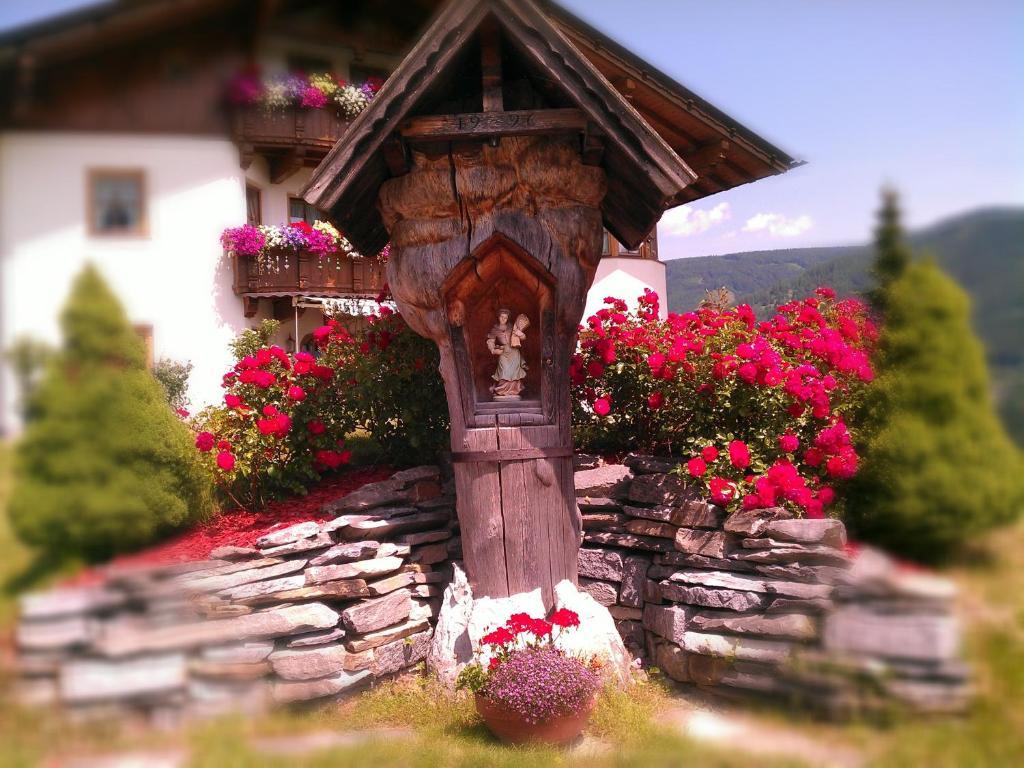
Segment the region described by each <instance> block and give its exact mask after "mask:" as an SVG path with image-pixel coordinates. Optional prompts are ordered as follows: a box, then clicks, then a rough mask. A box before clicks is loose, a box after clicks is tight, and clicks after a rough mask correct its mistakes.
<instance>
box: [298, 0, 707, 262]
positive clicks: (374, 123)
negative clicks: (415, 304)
mask: <svg viewBox="0 0 1024 768" xmlns="http://www.w3.org/2000/svg"><path fill="white" fill-rule="evenodd" d="M485 22H486V23H496V24H497V26H498V27H499V28H500V30H501V34H502V36H504V37H506V38H507V42H506V43H505V45H504V47H503V58H504V59H505V61H504V62H503V64H502V67H503V68H515V69H518V70H520V71H529V72H531V77H530V79H531V81H534V82H536V83H537V84H538V87H540V88H542V89H543V90H545V91H546V92H547V93H546V98H547V100H554V99H558V100H560V101H561V102H562V103H559V104H557V106H560V107H575V108H578V109H579V110H581V111H582V112H583V113H584V115H585V116H586V118H587V119H588V120H589V121H590V122H591V124H592V125H594V126H596V128H597V129H598V130H599V131H600V133H601V134H602V136H603V138H604V144H605V146H604V157H603V160H602V163H601V164H602V165H603V167H604V169H605V174H606V177H607V180H608V191H607V194H606V195H605V197H604V201H603V203H602V213H603V215H604V223H605V226H606V227H607V228H608V229H609V230H610V231H611V232H612V234H614V235H615V236H616V237H617V238H618V239H619V240H621V241H622V242H624V243H626V244H627V245H629V246H631V247H635V246H636V245H638V244H639V243H640V241H642V240H643V238H644V237H645V236H646V235H647V233H648V232H650V230H651V229H652V228H653V227H654V225H655V224H656V223H657V221H658V219H659V218H661V214H662V212H663V211H664V210H665V207H666V206H667V205H669V204H670V202H671V201H672V200H675V199H676V198H677V197H678V195H679V194H680V193H681V192H682V191H683V189H685V188H686V186H687V185H689V184H690V183H692V182H693V181H694V180H695V179H696V175H695V174H694V173H693V171H692V170H691V169H690V168H689V167H688V166H687V165H686V163H685V162H684V161H683V160H682V158H680V157H679V156H678V155H677V154H676V153H675V152H674V151H673V149H672V148H671V147H670V146H669V145H668V144H667V143H666V142H665V140H664V139H663V138H662V137H661V136H660V135H659V134H658V133H657V132H656V131H655V130H654V129H653V128H651V126H650V125H649V124H648V123H647V122H646V121H645V120H644V119H643V117H642V116H641V115H640V114H639V113H637V111H636V110H635V109H634V108H633V107H632V106H630V104H629V103H628V102H627V101H626V99H625V98H624V97H623V95H622V94H621V93H620V92H619V91H617V90H616V89H615V88H614V87H612V86H611V84H610V83H608V81H607V80H606V79H605V78H604V77H602V76H601V75H600V73H599V72H597V70H596V69H595V68H594V66H593V65H592V64H591V63H590V62H589V61H588V60H587V59H586V57H584V56H583V55H582V54H581V53H580V52H579V51H578V50H577V49H576V48H575V46H573V45H572V43H570V42H569V41H568V40H567V39H566V38H565V37H564V36H563V35H562V34H561V33H560V32H559V31H558V29H557V28H556V27H555V26H554V25H553V24H552V22H551V20H550V19H549V18H548V17H547V15H546V14H545V13H544V12H543V11H541V10H540V9H539V8H538V7H537V6H536V5H535V4H534V3H533V2H532V0H453V1H452V2H451V3H450V4H448V5H446V6H445V7H444V9H443V11H442V12H441V14H440V15H438V17H437V18H436V20H435V21H434V23H433V24H432V25H431V26H430V28H429V29H428V30H427V31H426V32H425V33H424V34H423V36H422V37H421V38H420V40H419V41H418V42H417V44H416V46H415V47H414V48H413V50H412V51H410V52H409V54H408V55H407V56H406V57H405V59H403V61H402V63H401V64H400V65H399V67H398V69H397V70H396V71H395V72H394V73H393V74H392V75H391V77H389V78H388V81H387V83H385V85H384V87H383V89H381V91H380V93H378V94H377V96H376V97H375V98H374V99H373V101H371V102H370V105H369V106H368V107H367V108H366V109H365V110H364V111H363V112H362V114H360V115H359V117H357V118H356V119H355V121H354V122H353V123H352V125H351V126H350V127H349V129H348V131H346V133H345V134H344V136H342V138H341V139H339V141H338V143H337V144H336V145H335V146H334V148H333V149H332V150H331V152H330V153H328V155H327V157H326V158H324V160H323V162H322V163H321V164H320V166H319V167H318V168H317V170H316V171H315V172H314V173H313V177H312V178H311V179H310V181H309V184H308V185H307V187H306V189H305V190H304V195H305V197H306V199H307V200H308V201H309V202H310V203H312V204H313V205H316V206H317V207H319V208H322V209H325V210H330V211H331V212H332V218H333V219H334V220H335V221H336V222H337V224H338V226H340V227H341V228H342V229H343V231H344V232H345V233H346V235H347V237H348V238H349V239H350V240H351V241H352V242H353V244H354V245H355V246H356V248H358V249H359V250H362V251H364V252H368V253H373V252H375V251H377V250H380V248H382V247H383V246H384V244H385V243H387V240H388V234H387V230H386V229H385V227H384V222H383V220H382V218H381V216H380V213H379V211H378V210H377V207H376V201H377V192H378V190H379V189H380V187H381V185H382V184H383V183H384V182H385V181H387V179H388V178H390V175H391V174H390V173H389V171H388V167H387V164H386V163H385V162H383V161H382V158H381V153H382V147H383V145H384V142H385V141H387V140H388V139H389V138H390V137H392V136H393V135H395V134H396V132H398V131H399V129H400V128H401V126H402V124H403V122H404V121H405V120H406V119H407V118H409V117H411V116H414V115H418V114H424V113H436V112H437V111H438V110H437V109H431V108H430V107H426V108H424V104H437V102H438V98H437V97H436V94H437V93H438V92H439V91H440V92H444V91H445V90H446V89H447V88H448V86H449V85H450V82H451V79H452V76H453V72H454V68H453V66H454V64H455V63H456V62H457V61H458V59H459V57H460V56H461V54H463V52H464V51H467V50H468V49H469V48H470V47H471V46H472V44H473V43H474V41H476V40H477V39H478V35H479V31H480V28H481V26H482V25H483V24H484V23H485ZM470 87H472V85H470ZM479 90H480V81H477V82H476V91H477V92H479ZM442 100H443V97H442ZM462 111H465V110H462Z"/></svg>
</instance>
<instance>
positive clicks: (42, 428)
mask: <svg viewBox="0 0 1024 768" xmlns="http://www.w3.org/2000/svg"><path fill="white" fill-rule="evenodd" d="M61 327H62V330H63V335H64V344H63V347H62V349H61V350H60V351H59V352H58V353H57V354H56V355H55V356H54V358H53V359H52V360H51V362H50V364H49V367H48V369H47V371H46V373H45V375H44V377H43V380H42V381H41V383H40V385H39V388H38V390H37V391H36V392H35V393H34V395H33V396H32V402H31V409H32V412H33V413H34V414H35V418H34V419H33V421H31V422H30V423H29V425H28V427H27V429H26V431H25V434H24V436H23V438H22V440H21V441H20V442H19V444H18V446H17V476H16V484H15V489H14V493H13V496H12V498H11V501H10V506H9V511H10V517H11V522H12V524H13V526H14V529H15V531H16V532H17V534H18V536H19V537H20V538H21V539H22V540H23V541H25V542H26V543H28V544H31V545H34V546H37V547H40V548H42V549H44V550H46V551H49V552H53V553H56V554H59V555H74V556H82V557H85V558H87V559H101V558H105V557H108V556H109V555H111V554H114V553H116V552H120V551H126V550H131V549H135V548H138V547H142V546H144V545H146V544H149V543H150V542H152V541H155V540H157V539H159V538H160V537H162V536H164V535H166V534H167V533H168V532H169V531H171V530H173V529H176V528H179V527H182V526H184V525H186V524H189V523H191V522H193V521H195V520H197V519H199V518H201V517H203V516H204V515H205V514H206V513H207V512H208V511H209V509H210V495H209V478H208V476H207V475H206V474H205V473H204V472H203V471H202V468H201V467H200V466H199V463H198V462H196V461H195V457H194V454H193V452H192V449H191V446H190V445H189V435H188V431H187V430H186V429H185V427H184V426H183V425H182V424H181V423H180V422H179V421H178V419H177V418H176V417H175V416H174V414H173V413H172V412H171V411H170V409H169V408H168V407H167V404H166V402H165V401H164V397H163V392H162V391H161V388H160V385H159V384H158V383H157V381H156V380H155V379H154V378H153V377H152V376H151V375H150V374H149V372H148V371H147V370H146V366H145V354H144V350H143V346H142V342H141V340H140V339H139V338H138V336H137V335H136V334H135V333H134V331H133V330H132V328H131V326H130V325H129V323H128V320H127V318H126V317H125V314H124V311H123V309H122V308H121V306H120V304H119V303H118V301H117V298H116V297H115V296H114V295H113V293H111V291H110V289H109V288H108V287H107V285H106V283H105V282H104V281H103V279H102V278H101V277H100V275H99V273H98V272H97V270H96V269H95V268H94V267H92V266H89V267H86V269H85V270H84V271H83V272H82V273H81V274H80V275H79V276H78V277H77V278H76V279H75V282H74V284H73V286H72V290H71V296H70V298H69V299H68V302H67V304H66V305H65V307H64V310H63V313H62V315H61Z"/></svg>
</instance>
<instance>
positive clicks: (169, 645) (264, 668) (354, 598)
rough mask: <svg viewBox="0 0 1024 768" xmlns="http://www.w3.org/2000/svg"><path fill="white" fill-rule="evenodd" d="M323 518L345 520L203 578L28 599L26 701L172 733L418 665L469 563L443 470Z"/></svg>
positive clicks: (276, 539) (221, 562)
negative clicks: (195, 722) (189, 723)
mask: <svg viewBox="0 0 1024 768" xmlns="http://www.w3.org/2000/svg"><path fill="white" fill-rule="evenodd" d="M449 491H450V489H449ZM324 511H326V512H328V513H331V514H334V515H335V517H334V518H333V519H329V520H327V521H326V522H315V521H310V522H305V523H300V524H298V525H292V526H289V527H285V528H281V529H279V530H273V531H271V532H270V533H268V534H266V535H265V536H263V537H262V538H260V539H259V540H258V541H257V542H256V546H255V547H252V548H240V547H224V548H221V549H219V550H215V551H214V552H213V553H212V554H211V557H210V559H209V560H206V561H203V562H194V563H183V564H179V565H171V566H161V567H150V568H146V569H134V570H121V571H119V570H110V571H108V572H107V573H105V574H104V577H103V579H102V582H101V583H99V584H96V585H93V586H89V587H84V588H74V589H57V590H54V591H51V592H47V593H42V594H36V595H29V596H26V597H25V598H24V599H23V600H22V605H21V618H20V622H19V625H18V627H17V633H16V643H17V648H18V657H17V669H18V684H17V690H18V692H19V693H20V697H21V699H22V700H23V701H27V702H31V703H36V704H39V703H58V704H61V705H63V706H64V707H66V708H67V709H68V711H69V712H71V713H73V714H80V715H88V714H112V715H116V714H118V711H119V709H121V710H123V709H124V708H126V707H128V708H131V709H133V710H137V711H144V712H146V713H148V714H151V715H153V716H156V717H159V718H160V719H161V720H162V721H166V720H167V719H169V718H170V719H173V718H178V717H181V716H192V715H199V716H201V715H206V714H218V713H220V712H223V711H228V710H234V709H238V708H242V709H246V710H259V709H262V708H264V707H265V706H267V705H269V704H273V703H291V702H298V701H307V700H311V699H321V698H324V697H328V696H336V695H338V694H342V693H345V692H347V691H352V690H355V689H357V688H359V687H360V686H363V685H365V684H367V683H369V682H371V681H373V680H376V679H380V678H383V677H387V676H390V675H394V674H396V673H398V672H400V671H402V670H404V669H408V668H409V667H411V666H414V665H416V664H417V663H419V662H420V661H422V660H423V658H424V657H425V656H426V652H427V649H428V647H429V644H430V638H431V636H432V632H433V628H432V621H433V619H434V618H435V617H436V615H437V612H438V609H439V602H440V595H441V591H442V589H443V587H444V584H446V583H447V581H448V580H449V578H450V568H449V567H448V563H449V559H450V558H451V556H452V555H453V554H454V555H455V556H456V557H460V556H461V552H460V551H459V550H460V544H459V539H458V536H457V532H458V530H457V523H456V521H455V515H454V498H453V496H452V494H451V493H450V492H449V493H444V492H443V489H442V485H441V481H440V477H439V471H438V468H437V467H432V466H427V467H417V468H414V469H410V470H405V471H403V472H398V473H396V474H395V475H393V476H392V477H390V478H389V479H387V480H384V481H382V482H379V483H372V484H369V485H366V486H363V487H362V488H360V489H359V490H357V491H355V492H353V493H351V494H349V495H347V496H344V497H342V498H340V499H337V500H335V501H333V502H329V503H328V504H327V505H326V506H325V509H324Z"/></svg>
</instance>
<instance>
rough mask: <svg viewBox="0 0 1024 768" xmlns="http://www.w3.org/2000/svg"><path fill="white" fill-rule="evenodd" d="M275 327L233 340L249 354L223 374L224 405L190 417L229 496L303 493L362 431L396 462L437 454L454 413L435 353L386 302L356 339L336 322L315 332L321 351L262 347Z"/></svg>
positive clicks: (346, 455) (259, 500)
mask: <svg viewBox="0 0 1024 768" xmlns="http://www.w3.org/2000/svg"><path fill="white" fill-rule="evenodd" d="M269 329H270V328H269V326H261V328H260V329H258V330H254V331H253V332H252V333H251V334H250V336H249V337H247V338H245V339H242V340H240V341H239V342H236V344H235V346H234V348H235V349H237V350H238V351H240V352H246V354H245V355H244V356H243V357H242V358H241V359H240V360H238V362H237V363H236V364H235V366H234V367H233V368H232V370H230V371H228V373H226V374H225V376H224V383H223V386H224V389H225V394H224V404H223V405H222V406H215V407H211V408H207V409H205V410H204V411H202V412H201V413H200V414H199V415H198V417H197V418H196V419H195V420H194V421H193V425H194V428H195V430H196V433H197V434H196V448H197V449H198V450H199V451H200V453H201V454H202V455H203V456H204V460H205V461H206V463H207V465H208V466H209V468H210V470H211V471H212V472H213V473H214V477H215V478H216V481H217V486H218V488H219V489H220V491H221V492H222V494H223V495H224V496H225V497H227V498H228V499H230V500H232V501H233V502H234V503H236V504H238V505H240V506H243V507H249V508H252V507H258V506H261V505H262V504H263V503H265V502H266V501H267V500H269V499H271V498H275V497H279V496H282V495H286V494H296V493H304V492H305V490H306V489H307V488H308V487H309V486H310V485H311V484H312V483H314V482H316V481H317V480H319V479H320V478H321V477H323V476H324V474H326V473H327V472H329V471H332V470H335V469H337V468H338V467H341V466H343V465H345V464H347V463H348V462H349V460H350V459H351V452H350V451H349V450H348V449H347V448H346V447H345V438H346V436H347V435H349V434H350V433H351V432H353V430H356V429H362V430H365V431H366V432H367V433H368V434H369V436H370V437H371V438H373V439H374V440H375V441H376V442H378V443H379V444H380V445H381V446H382V447H383V449H384V455H385V456H386V458H387V460H388V461H390V462H391V463H394V464H401V463H405V462H406V461H432V460H434V454H435V453H436V451H437V449H438V448H439V447H440V445H441V444H443V441H444V438H445V436H446V434H447V414H448V411H447V408H446V406H445V400H444V393H443V387H442V385H441V382H440V378H439V377H438V375H437V356H438V353H437V349H436V347H435V346H434V345H433V344H432V343H431V342H429V341H427V340H426V339H422V338H420V337H419V336H417V335H416V334H414V333H413V332H412V331H411V330H409V328H408V326H406V325H405V323H404V321H402V320H401V318H400V317H398V316H397V315H395V314H394V313H393V312H392V311H391V310H389V309H388V308H386V307H382V308H381V314H379V315H374V316H372V317H370V318H369V323H368V325H367V327H366V328H364V329H363V330H362V331H360V332H358V334H357V335H356V336H355V337H353V336H352V335H350V334H349V332H348V331H347V330H346V329H345V327H344V326H343V325H341V324H340V323H339V322H337V321H336V320H331V321H329V322H328V324H327V325H324V326H322V327H321V328H318V329H317V330H316V331H315V332H314V336H315V338H316V340H317V345H318V347H319V355H318V356H314V355H311V354H309V353H306V352H299V353H296V354H295V355H288V354H286V353H285V352H284V350H282V349H281V348H280V347H277V346H269V347H268V346H261V345H258V344H259V342H260V341H263V342H265V340H266V338H267V335H264V331H267V330H269ZM270 332H272V330H271V331H270ZM268 335H269V334H268Z"/></svg>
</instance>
